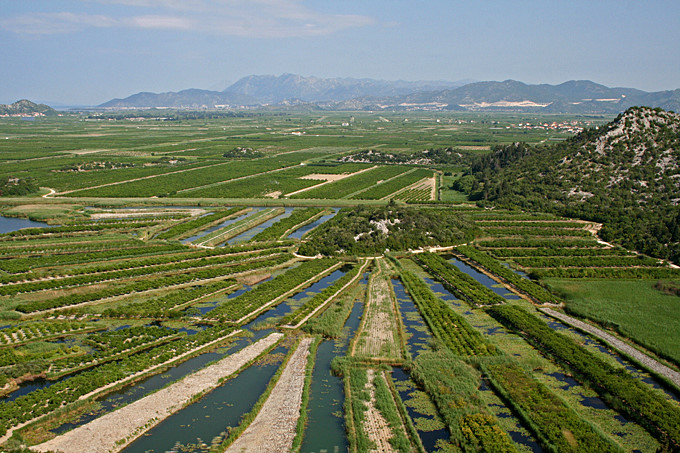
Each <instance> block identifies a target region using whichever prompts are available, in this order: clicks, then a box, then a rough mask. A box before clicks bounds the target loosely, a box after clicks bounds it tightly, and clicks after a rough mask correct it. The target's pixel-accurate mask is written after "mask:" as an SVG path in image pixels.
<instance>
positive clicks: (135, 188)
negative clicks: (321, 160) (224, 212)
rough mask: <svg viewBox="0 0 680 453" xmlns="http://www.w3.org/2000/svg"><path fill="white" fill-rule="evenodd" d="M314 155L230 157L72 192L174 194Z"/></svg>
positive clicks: (80, 194)
mask: <svg viewBox="0 0 680 453" xmlns="http://www.w3.org/2000/svg"><path fill="white" fill-rule="evenodd" d="M312 157H315V155H314V153H305V152H299V153H292V154H290V155H285V154H284V155H278V156H274V157H264V158H261V159H252V160H249V161H229V162H224V163H219V164H215V165H210V166H206V167H202V168H197V169H192V170H190V171H185V172H176V173H172V174H166V175H159V176H154V177H153V178H147V179H141V180H137V181H131V182H123V183H121V184H116V185H110V186H105V187H99V188H94V189H82V190H77V191H74V192H71V193H70V194H69V196H75V197H151V196H161V195H173V194H176V193H177V192H179V191H181V190H184V189H191V188H194V187H199V186H206V185H208V184H213V183H219V182H223V181H228V180H230V179H235V178H240V177H244V176H250V175H255V174H258V173H263V172H267V171H272V170H276V169H280V168H284V167H288V166H291V165H297V164H298V163H299V162H300V161H301V160H305V159H307V158H312Z"/></svg>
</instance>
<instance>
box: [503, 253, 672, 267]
mask: <svg viewBox="0 0 680 453" xmlns="http://www.w3.org/2000/svg"><path fill="white" fill-rule="evenodd" d="M513 261H515V262H516V263H517V264H519V265H520V266H522V267H539V268H543V267H557V268H560V269H561V268H565V267H638V266H642V267H659V266H663V265H664V263H663V261H659V260H658V259H655V258H650V257H648V256H643V255H634V256H564V257H550V256H539V257H526V258H514V259H513Z"/></svg>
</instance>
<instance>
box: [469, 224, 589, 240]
mask: <svg viewBox="0 0 680 453" xmlns="http://www.w3.org/2000/svg"><path fill="white" fill-rule="evenodd" d="M481 227H482V230H483V231H484V235H485V236H535V237H542V236H543V237H568V238H578V237H584V238H587V237H592V233H590V231H587V230H583V229H573V228H553V227H548V228H540V227H493V226H491V225H489V224H482V225H481Z"/></svg>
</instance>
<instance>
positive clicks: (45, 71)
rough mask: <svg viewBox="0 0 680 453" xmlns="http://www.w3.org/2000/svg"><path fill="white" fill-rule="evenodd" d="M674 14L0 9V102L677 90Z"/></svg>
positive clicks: (142, 2)
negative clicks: (283, 81)
mask: <svg viewBox="0 0 680 453" xmlns="http://www.w3.org/2000/svg"><path fill="white" fill-rule="evenodd" d="M678 17H680V3H678V2H674V1H670V0H660V1H654V2H644V3H643V2H632V1H623V2H621V1H613V0H604V1H600V2H586V1H584V0H577V1H573V2H569V3H560V4H555V3H552V2H551V3H549V4H535V3H534V2H528V1H519V2H503V1H500V0H498V1H487V2H474V3H471V4H468V3H465V2H456V1H443V0H435V1H433V2H428V3H427V4H426V5H425V6H423V5H419V4H416V3H412V2H406V1H396V2H395V1H390V2H387V1H386V0H378V1H371V2H360V1H356V0H351V1H348V2H321V1H302V0H256V1H245V0H200V1H192V2H183V1H181V0H53V1H47V0H35V1H31V2H3V3H2V5H1V6H0V39H1V40H2V42H3V46H2V47H1V48H0V58H1V59H2V61H3V65H2V67H1V69H0V71H1V72H0V74H2V80H3V84H2V85H0V103H10V102H14V101H16V100H18V99H21V98H28V99H31V100H37V101H47V102H52V103H58V104H66V105H75V104H85V105H96V104H100V103H102V102H105V101H107V100H109V99H112V98H116V97H119V98H122V97H126V96H129V95H131V94H133V93H137V92H140V91H151V92H165V91H179V90H183V89H187V88H202V89H213V90H223V89H224V88H226V87H227V86H228V85H229V84H230V83H233V82H235V81H236V80H238V79H240V78H241V77H244V76H247V75H251V74H274V75H279V74H282V73H295V74H300V75H304V76H316V77H352V78H373V79H383V80H398V79H401V80H409V81H415V80H447V81H456V80H461V79H475V80H480V81H481V80H499V81H500V80H506V79H514V80H519V81H522V82H525V83H530V84H536V83H548V84H559V83H562V82H565V81H568V80H579V79H584V80H592V81H594V82H597V83H601V84H604V85H607V86H609V87H630V88H638V89H641V90H645V91H661V90H670V89H675V88H680V83H679V80H678V74H680V48H678V46H677V45H675V43H677V42H680V28H679V27H677V19H678Z"/></svg>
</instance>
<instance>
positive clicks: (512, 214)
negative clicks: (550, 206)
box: [470, 209, 559, 220]
mask: <svg viewBox="0 0 680 453" xmlns="http://www.w3.org/2000/svg"><path fill="white" fill-rule="evenodd" d="M470 218H472V219H474V220H557V219H559V217H557V216H555V215H553V214H527V213H525V212H521V211H502V210H498V209H494V210H491V211H489V210H479V209H478V210H477V211H474V212H471V213H470Z"/></svg>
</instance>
